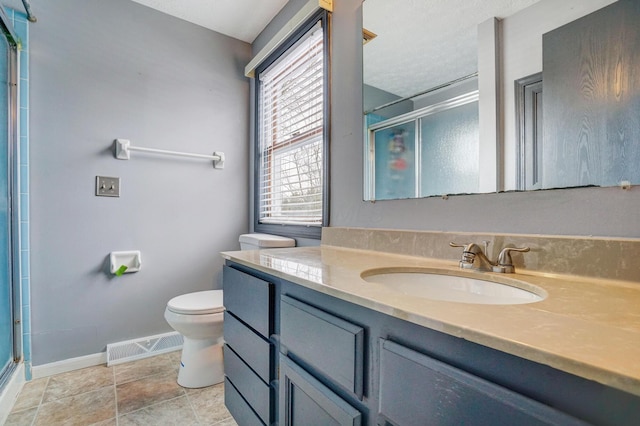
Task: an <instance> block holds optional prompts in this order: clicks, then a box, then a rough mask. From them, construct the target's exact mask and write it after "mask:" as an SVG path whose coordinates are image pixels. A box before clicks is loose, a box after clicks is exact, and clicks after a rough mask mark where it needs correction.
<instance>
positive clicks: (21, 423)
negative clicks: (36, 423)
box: [4, 407, 38, 426]
mask: <svg viewBox="0 0 640 426" xmlns="http://www.w3.org/2000/svg"><path fill="white" fill-rule="evenodd" d="M37 411H38V407H33V408H29V409H26V410H22V411H12V412H11V414H9V417H7V420H6V422H5V423H4V426H31V424H32V423H33V419H34V418H35V417H36V412H37Z"/></svg>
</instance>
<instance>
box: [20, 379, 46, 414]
mask: <svg viewBox="0 0 640 426" xmlns="http://www.w3.org/2000/svg"><path fill="white" fill-rule="evenodd" d="M48 381H49V378H48V377H44V378H42V379H36V380H32V381H30V382H27V383H25V385H24V387H23V388H22V390H21V391H20V395H19V396H18V399H17V400H16V403H15V404H13V409H12V410H11V411H12V412H13V411H22V410H24V409H26V408H31V407H37V406H38V405H40V402H42V395H44V390H45V388H46V387H47V382H48Z"/></svg>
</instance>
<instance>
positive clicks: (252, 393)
mask: <svg viewBox="0 0 640 426" xmlns="http://www.w3.org/2000/svg"><path fill="white" fill-rule="evenodd" d="M224 373H225V375H226V376H227V378H228V379H229V381H230V382H231V383H232V384H233V386H234V387H235V388H236V389H237V390H238V392H240V395H242V397H243V398H244V399H245V400H246V401H247V403H248V404H249V405H250V406H251V408H252V409H253V411H255V412H256V414H258V417H260V419H261V420H262V421H263V422H264V423H265V424H269V423H271V421H272V418H271V414H272V410H271V406H272V403H273V401H272V400H273V398H272V394H273V388H271V386H269V385H267V384H266V383H264V382H263V381H262V380H260V377H258V376H257V375H256V374H255V373H254V372H253V371H251V369H250V368H249V367H248V366H247V364H245V363H244V362H243V361H242V359H240V357H238V355H237V354H236V353H235V352H234V351H232V350H231V349H229V346H226V345H225V347H224Z"/></svg>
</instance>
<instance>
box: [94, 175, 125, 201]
mask: <svg viewBox="0 0 640 426" xmlns="http://www.w3.org/2000/svg"><path fill="white" fill-rule="evenodd" d="M96 196H98V197H119V196H120V178H119V177H109V176H96Z"/></svg>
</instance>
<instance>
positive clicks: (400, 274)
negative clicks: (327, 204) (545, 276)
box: [361, 268, 546, 305]
mask: <svg viewBox="0 0 640 426" xmlns="http://www.w3.org/2000/svg"><path fill="white" fill-rule="evenodd" d="M361 276H362V279H363V280H365V281H367V282H369V283H375V284H379V285H382V286H384V287H386V288H387V289H391V290H393V291H397V292H400V293H402V294H406V295H408V296H413V297H422V298H426V299H431V300H443V301H448V302H459V303H473V304H485V305H516V304H523V303H534V302H539V301H541V300H543V299H544V298H545V297H546V292H545V291H544V290H542V289H540V288H538V287H535V286H533V285H531V284H528V283H525V282H522V281H519V280H515V279H512V278H502V277H501V278H500V280H501V281H504V283H499V282H495V281H489V280H484V279H478V278H472V277H468V276H461V275H449V274H448V273H447V274H444V273H439V272H437V271H433V270H425V269H418V268H385V269H372V270H368V271H365V272H363V273H362V275H361Z"/></svg>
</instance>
